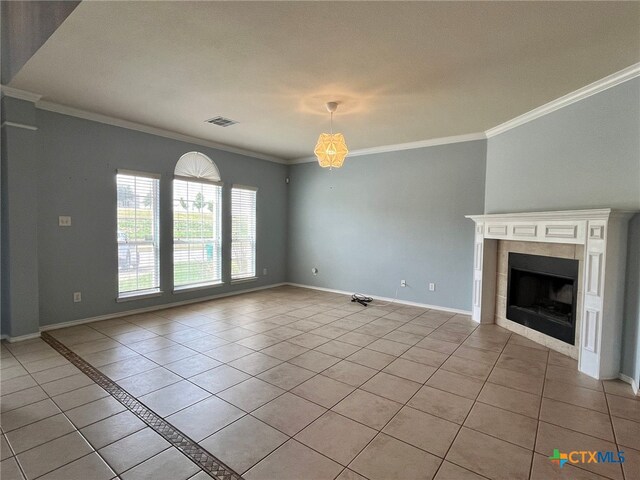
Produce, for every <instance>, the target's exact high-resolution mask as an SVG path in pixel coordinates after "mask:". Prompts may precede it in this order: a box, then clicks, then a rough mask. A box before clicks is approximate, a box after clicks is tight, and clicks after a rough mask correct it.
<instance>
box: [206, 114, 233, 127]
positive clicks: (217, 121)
mask: <svg viewBox="0 0 640 480" xmlns="http://www.w3.org/2000/svg"><path fill="white" fill-rule="evenodd" d="M206 122H207V123H210V124H212V125H218V126H219V127H229V126H231V125H235V124H236V123H238V122H236V121H235V120H231V119H230V118H225V117H220V116H218V117H213V118H210V119H209V120H206Z"/></svg>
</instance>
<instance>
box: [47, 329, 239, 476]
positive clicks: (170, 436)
mask: <svg viewBox="0 0 640 480" xmlns="http://www.w3.org/2000/svg"><path fill="white" fill-rule="evenodd" d="M42 340H44V341H45V342H47V343H48V344H49V345H50V346H51V347H52V348H53V349H54V350H56V351H57V352H58V353H60V355H62V356H63V357H65V358H66V359H67V360H69V361H70V362H71V363H72V364H73V365H75V366H76V367H78V369H80V371H81V372H82V373H84V374H85V375H87V376H88V377H89V378H90V379H91V380H93V381H94V382H95V383H97V384H98V385H100V386H101V387H102V388H103V389H104V390H105V391H106V392H107V393H109V394H110V395H111V396H112V397H113V398H115V399H116V400H118V401H119V402H120V403H121V404H122V405H124V406H125V407H126V408H127V409H128V410H129V411H131V412H132V413H133V414H134V415H136V416H137V417H138V418H140V419H141V420H142V421H143V422H144V423H146V424H147V425H148V426H149V427H151V428H152V429H153V430H154V431H155V432H157V433H158V434H159V435H161V436H162V437H163V438H164V439H165V440H167V441H168V442H169V443H170V444H171V445H173V446H174V447H176V448H177V449H178V450H180V451H181V452H182V453H183V454H184V455H185V456H187V458H189V459H190V460H191V461H192V462H193V463H195V464H196V465H198V467H200V468H201V469H202V470H204V471H205V472H206V473H207V474H209V475H210V476H211V477H212V478H215V479H218V480H242V477H241V476H240V475H239V474H237V473H236V472H234V471H233V470H232V469H231V468H229V467H228V466H226V465H225V464H224V463H222V462H221V461H220V460H218V459H217V458H216V457H214V456H213V455H212V454H211V453H209V452H207V451H206V450H205V449H204V448H202V447H201V446H200V445H198V443H196V442H194V441H193V440H192V439H191V438H189V437H188V436H187V435H185V434H184V433H182V432H181V431H180V430H178V429H177V428H176V427H174V426H173V425H171V424H170V423H169V422H167V421H166V420H164V419H163V418H162V417H160V416H159V415H158V414H156V413H155V412H154V411H153V410H150V409H149V408H148V407H147V406H146V405H144V404H143V403H142V402H140V401H138V400H137V399H136V398H135V397H134V396H133V395H131V394H130V393H128V392H127V391H126V390H124V389H123V388H121V387H120V386H119V385H118V384H116V383H115V382H114V381H113V380H111V379H110V378H108V377H107V376H106V375H104V374H103V373H102V372H101V371H100V370H98V369H96V368H95V367H93V366H91V365H90V364H89V363H87V362H86V361H85V360H84V359H82V358H81V357H80V356H78V355H77V354H76V353H74V352H73V351H71V350H70V349H69V348H68V347H66V346H65V345H64V344H62V343H60V342H59V341H58V340H56V339H55V338H53V337H52V336H51V335H49V334H48V333H47V332H42Z"/></svg>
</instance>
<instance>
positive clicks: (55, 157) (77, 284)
mask: <svg viewBox="0 0 640 480" xmlns="http://www.w3.org/2000/svg"><path fill="white" fill-rule="evenodd" d="M36 112H37V125H38V127H39V130H38V132H37V138H38V142H37V145H38V149H39V150H38V154H37V158H38V172H37V175H36V179H37V195H36V194H35V192H33V193H34V196H33V197H32V198H30V202H26V203H25V204H24V205H23V206H22V208H23V212H22V213H23V215H29V214H30V213H31V212H33V210H32V206H33V205H35V204H36V202H37V205H38V209H37V228H38V245H37V249H33V250H32V251H31V255H36V252H37V258H38V278H37V279H32V280H33V281H34V282H35V284H36V285H39V288H40V295H39V298H40V324H41V325H51V324H55V323H59V322H67V321H70V320H75V319H82V318H88V317H92V316H96V315H104V314H109V313H115V312H119V311H123V310H130V309H135V308H143V307H148V306H154V305H160V304H164V303H169V302H176V301H181V300H187V299H191V298H197V297H203V296H207V295H215V294H220V293H226V292H230V291H237V290H241V289H247V288H254V287H259V286H264V285H268V284H273V283H278V282H283V281H284V280H285V270H286V258H285V253H286V252H285V242H286V235H287V232H286V224H287V219H286V208H287V207H286V202H287V191H286V184H285V182H284V179H285V177H286V172H287V167H286V166H284V165H279V164H275V163H272V162H267V161H263V160H258V159H255V158H251V157H246V156H242V155H237V154H233V153H228V152H224V151H219V150H215V149H211V148H207V147H202V146H198V145H191V144H187V143H183V142H179V141H175V140H171V139H167V138H163V137H158V136H154V135H149V134H145V133H141V132H137V131H132V130H127V129H123V128H119V127H114V126H110V125H105V124H101V123H97V122H92V121H87V120H83V119H79V118H75V117H70V116H66V115H61V114H57V113H52V112H48V111H44V110H37V111H36ZM192 150H197V151H200V152H203V153H205V154H206V155H208V156H209V157H210V158H211V159H212V160H213V161H214V162H215V163H216V165H217V166H218V168H219V169H220V174H221V176H222V180H223V181H224V182H225V189H226V190H227V191H228V189H229V187H230V185H231V184H233V183H239V184H243V185H252V186H257V187H258V188H259V190H258V212H257V222H258V225H257V235H258V248H257V273H258V274H259V275H260V278H259V279H258V280H257V281H255V282H252V283H247V284H240V285H234V286H230V285H229V284H228V283H227V284H226V285H225V286H223V287H218V288H214V289H208V290H203V291H198V292H190V293H180V294H173V293H172V292H171V290H172V278H173V271H172V246H171V242H172V215H171V209H172V195H171V179H172V176H173V170H174V168H175V164H176V162H177V160H178V158H179V157H180V156H181V155H182V154H184V153H186V152H188V151H192ZM118 168H123V169H129V170H139V171H145V172H156V173H160V174H161V175H162V177H161V183H160V189H161V200H160V201H161V204H160V212H161V213H160V216H161V288H162V290H163V291H164V294H163V295H162V296H161V297H159V298H152V299H146V300H136V301H131V302H126V303H116V302H115V298H116V296H117V263H118V262H117V248H116V244H115V231H116V183H115V172H116V169H118ZM224 198H225V200H226V204H223V212H227V214H228V211H229V209H230V206H229V201H228V199H229V196H228V195H225V196H224ZM59 215H70V216H71V217H72V226H71V227H70V228H61V227H58V216H59ZM227 217H228V215H227ZM228 230H229V229H227V236H226V241H225V242H224V243H223V251H225V252H226V255H227V256H228V255H229V251H230V249H229V240H230V238H229V235H228V234H229V232H228ZM227 264H228V262H227ZM265 267H267V268H268V270H269V273H268V275H267V276H262V275H261V274H262V269H263V268H265ZM227 271H228V269H227ZM224 280H225V281H228V275H227V278H225V279H224ZM74 291H81V292H82V302H81V303H73V301H72V294H73V292H74ZM21 333H25V332H22V331H21ZM11 334H12V335H14V336H15V335H16V333H14V332H13V331H12V333H11Z"/></svg>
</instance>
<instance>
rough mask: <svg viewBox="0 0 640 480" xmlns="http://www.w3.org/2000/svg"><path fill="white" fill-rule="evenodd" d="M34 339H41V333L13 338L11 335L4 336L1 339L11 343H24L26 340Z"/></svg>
mask: <svg viewBox="0 0 640 480" xmlns="http://www.w3.org/2000/svg"><path fill="white" fill-rule="evenodd" d="M33 338H40V332H36V333H28V334H26V335H18V336H17V337H11V336H9V335H6V334H3V335H2V336H1V337H0V339H2V340H6V341H7V342H9V343H16V342H23V341H25V340H31V339H33Z"/></svg>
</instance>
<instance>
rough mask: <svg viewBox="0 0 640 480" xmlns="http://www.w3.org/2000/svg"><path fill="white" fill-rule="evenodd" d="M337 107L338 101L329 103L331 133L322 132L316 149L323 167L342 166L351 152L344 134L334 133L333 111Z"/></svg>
mask: <svg viewBox="0 0 640 480" xmlns="http://www.w3.org/2000/svg"><path fill="white" fill-rule="evenodd" d="M337 108H338V102H329V103H327V110H328V111H329V113H330V114H331V133H321V134H320V136H319V137H318V143H317V144H316V148H315V150H314V153H315V154H316V157H318V163H319V164H320V166H321V167H322V168H327V167H329V168H340V167H341V166H342V164H343V163H344V159H345V157H346V156H347V154H348V153H349V150H347V144H346V143H345V141H344V136H343V135H342V134H341V133H333V112H335V111H336V110H337Z"/></svg>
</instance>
